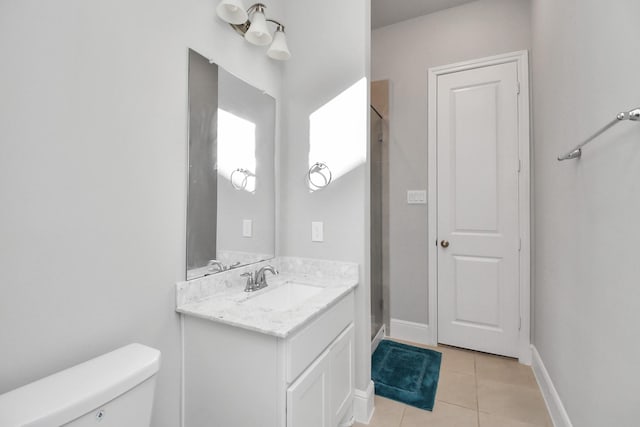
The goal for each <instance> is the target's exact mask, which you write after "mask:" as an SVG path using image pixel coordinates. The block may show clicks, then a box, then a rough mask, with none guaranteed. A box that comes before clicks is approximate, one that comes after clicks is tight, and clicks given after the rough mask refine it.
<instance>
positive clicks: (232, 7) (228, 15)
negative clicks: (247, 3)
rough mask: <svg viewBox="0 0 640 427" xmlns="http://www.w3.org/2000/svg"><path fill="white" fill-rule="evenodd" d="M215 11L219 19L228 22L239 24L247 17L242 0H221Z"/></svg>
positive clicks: (245, 20)
mask: <svg viewBox="0 0 640 427" xmlns="http://www.w3.org/2000/svg"><path fill="white" fill-rule="evenodd" d="M216 13H217V14H218V16H219V17H220V19H222V20H223V21H225V22H228V23H229V24H236V25H240V24H244V23H245V22H247V19H249V15H247V11H246V10H245V9H244V5H243V4H242V0H222V1H221V2H220V3H219V4H218V7H217V8H216Z"/></svg>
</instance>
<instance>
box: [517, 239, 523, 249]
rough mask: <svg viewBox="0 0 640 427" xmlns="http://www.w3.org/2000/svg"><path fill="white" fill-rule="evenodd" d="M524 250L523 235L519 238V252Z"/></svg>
mask: <svg viewBox="0 0 640 427" xmlns="http://www.w3.org/2000/svg"><path fill="white" fill-rule="evenodd" d="M521 250H522V237H519V238H518V252H520V251H521Z"/></svg>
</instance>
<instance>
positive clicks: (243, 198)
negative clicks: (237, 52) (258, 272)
mask: <svg viewBox="0 0 640 427" xmlns="http://www.w3.org/2000/svg"><path fill="white" fill-rule="evenodd" d="M274 161H275V100H274V99H273V98H272V97H271V96H269V95H266V94H264V93H263V92H262V91H260V90H258V89H256V88H254V87H253V86H251V85H249V84H248V83H246V82H244V81H242V80H240V79H238V78H237V77H235V76H233V75H232V74H230V73H229V72H227V71H225V70H224V69H223V68H221V67H219V66H218V65H216V64H213V63H210V61H209V60H208V59H207V58H205V57H204V56H202V55H200V54H198V53H197V52H195V51H193V50H191V49H190V50H189V189H188V202H187V280H189V279H194V278H196V277H201V276H204V275H207V274H213V273H216V272H219V271H224V270H228V269H230V268H234V267H238V266H241V265H246V264H251V263H254V262H259V261H262V260H265V259H269V258H273V256H274V253H275V166H274Z"/></svg>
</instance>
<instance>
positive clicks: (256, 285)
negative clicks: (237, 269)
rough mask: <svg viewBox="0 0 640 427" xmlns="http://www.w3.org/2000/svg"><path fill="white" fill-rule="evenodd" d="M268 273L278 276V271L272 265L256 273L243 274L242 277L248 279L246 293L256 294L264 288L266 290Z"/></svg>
mask: <svg viewBox="0 0 640 427" xmlns="http://www.w3.org/2000/svg"><path fill="white" fill-rule="evenodd" d="M266 272H269V273H271V274H278V270H276V269H275V268H273V267H272V266H270V265H265V266H264V267H261V268H259V269H258V270H256V271H255V273H252V272H249V271H248V272H246V273H242V274H241V275H240V276H241V277H246V278H247V285H246V286H245V287H244V291H245V292H254V291H257V290H260V289H262V288H266V287H267V286H268V284H267V278H266V277H265V275H264V274H265V273H266Z"/></svg>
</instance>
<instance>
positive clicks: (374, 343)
mask: <svg viewBox="0 0 640 427" xmlns="http://www.w3.org/2000/svg"><path fill="white" fill-rule="evenodd" d="M385 336H387V327H386V326H385V325H382V327H381V328H380V330H379V331H378V333H377V334H376V336H375V337H373V340H371V354H373V352H374V351H376V348H378V344H380V341H382V340H383V339H384V337H385Z"/></svg>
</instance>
